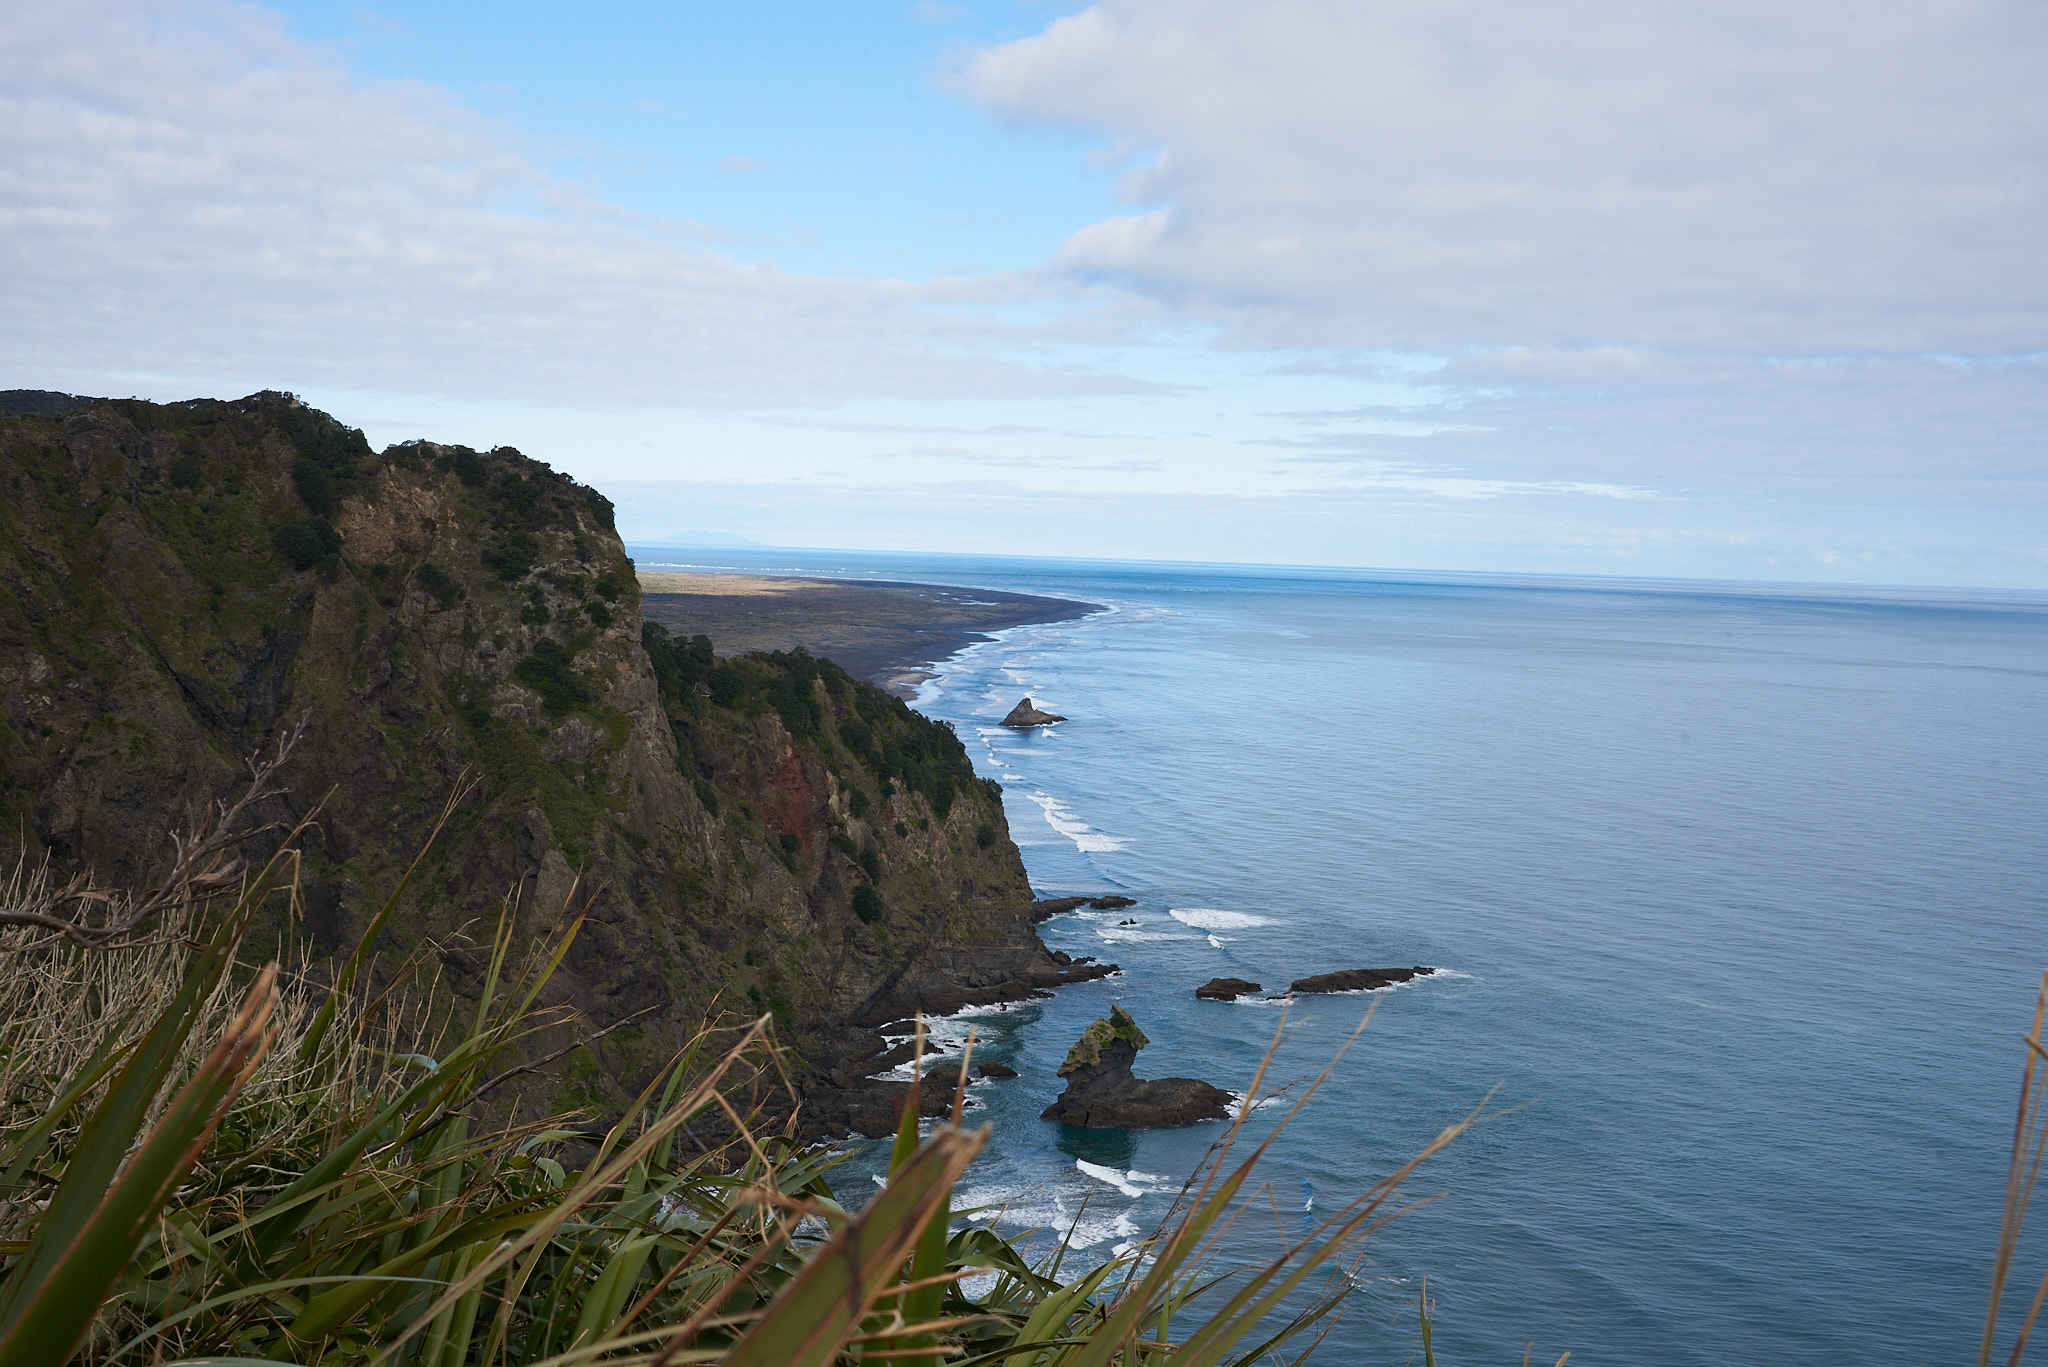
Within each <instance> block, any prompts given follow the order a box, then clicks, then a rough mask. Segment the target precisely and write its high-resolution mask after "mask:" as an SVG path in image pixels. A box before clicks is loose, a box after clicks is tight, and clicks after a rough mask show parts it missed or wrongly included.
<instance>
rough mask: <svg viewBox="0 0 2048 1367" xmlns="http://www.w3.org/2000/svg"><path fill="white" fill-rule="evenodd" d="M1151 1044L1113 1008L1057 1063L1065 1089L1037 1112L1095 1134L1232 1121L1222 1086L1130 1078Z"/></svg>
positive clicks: (1185, 1080) (1126, 1015)
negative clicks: (1043, 1108) (1084, 1128)
mask: <svg viewBox="0 0 2048 1367" xmlns="http://www.w3.org/2000/svg"><path fill="white" fill-rule="evenodd" d="M1150 1042H1151V1041H1149V1040H1147V1039H1146V1038H1145V1032H1144V1031H1142V1030H1140V1029H1139V1028H1138V1023H1137V1022H1136V1021H1135V1020H1132V1019H1131V1016H1130V1013H1129V1012H1127V1011H1125V1010H1124V1009H1123V1008H1122V1007H1121V1006H1112V1007H1111V1008H1110V1009H1109V1016H1108V1017H1107V1018H1106V1019H1103V1020H1098V1021H1096V1022H1095V1023H1094V1024H1093V1025H1090V1026H1089V1027H1088V1028H1087V1029H1086V1030H1084V1031H1082V1032H1081V1038H1080V1039H1078V1040H1076V1041H1075V1042H1074V1047H1073V1048H1072V1049H1070V1050H1068V1051H1067V1060H1066V1062H1065V1063H1062V1064H1061V1065H1060V1076H1061V1077H1063V1078H1065V1079H1066V1080H1067V1089H1066V1091H1064V1092H1062V1093H1060V1098H1059V1100H1057V1101H1055V1102H1053V1104H1052V1105H1050V1106H1048V1107H1046V1108H1045V1110H1044V1111H1043V1112H1041V1114H1042V1115H1043V1116H1044V1118H1046V1119H1047V1120H1057V1121H1060V1122H1062V1123H1064V1124H1068V1125H1080V1126H1084V1127H1086V1128H1088V1129H1097V1130H1153V1129H1162V1128H1165V1127H1166V1126H1170V1125H1192V1124H1194V1123H1195V1122H1196V1121H1198V1120H1228V1119H1229V1118H1230V1093H1228V1092H1226V1091H1224V1090H1223V1089H1222V1088H1220V1087H1212V1086H1210V1085H1209V1084H1208V1083H1206V1082H1202V1081H1198V1080H1197V1079H1195V1078H1191V1077H1163V1078H1157V1079H1153V1080H1150V1081H1148V1080H1146V1079H1144V1078H1141V1077H1134V1076H1132V1074H1131V1064H1132V1063H1134V1062H1135V1061H1136V1060H1137V1057H1138V1051H1139V1050H1140V1049H1143V1048H1144V1047H1145V1046H1146V1045H1147V1044H1149V1043H1150Z"/></svg>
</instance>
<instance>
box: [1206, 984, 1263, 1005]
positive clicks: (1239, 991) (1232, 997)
mask: <svg viewBox="0 0 2048 1367" xmlns="http://www.w3.org/2000/svg"><path fill="white" fill-rule="evenodd" d="M1260 990H1261V989H1260V987H1259V985H1258V984H1257V983H1255V982H1251V981H1249V980H1247V979H1244V978H1211V979H1209V981H1207V982H1205V983H1203V984H1202V985H1201V986H1200V987H1198V988H1196V989H1195V995H1196V996H1197V997H1200V998H1201V999H1202V1000H1203V1001H1210V1002H1234V1001H1236V1000H1237V999H1238V998H1239V997H1249V996H1250V995H1251V994H1252V993H1254V992H1257V991H1260Z"/></svg>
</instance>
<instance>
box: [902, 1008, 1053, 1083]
mask: <svg viewBox="0 0 2048 1367" xmlns="http://www.w3.org/2000/svg"><path fill="white" fill-rule="evenodd" d="M1028 1005H1030V1003H1028V1002H994V1003H991V1004H990V1005H987V1006H963V1007H961V1008H960V1009H959V1010H958V1011H955V1012H953V1013H952V1014H951V1015H946V1016H926V1017H925V1018H924V1071H925V1072H927V1073H929V1072H930V1071H931V1070H932V1069H933V1068H934V1067H935V1066H937V1065H938V1064H941V1063H945V1062H949V1061H952V1060H956V1059H958V1058H959V1057H960V1054H961V1051H962V1050H964V1049H965V1048H966V1047H967V1035H968V1032H969V1031H971V1030H973V1028H974V1022H975V1020H976V1019H978V1018H980V1017H983V1016H1000V1015H1003V1014H1004V1013H1006V1012H1009V1011H1014V1010H1016V1009H1017V1008H1018V1007H1020V1006H1028ZM882 1038H883V1039H885V1040H887V1041H888V1042H889V1043H890V1045H891V1046H894V1045H898V1044H901V1043H903V1042H904V1041H905V1040H909V1039H915V1038H916V1034H915V1033H914V1032H909V1033H902V1034H885V1035H883V1036H882ZM915 1063H916V1060H914V1059H913V1060H910V1061H907V1062H904V1063H899V1064H897V1065H896V1066H895V1067H894V1068H890V1069H886V1070H885V1071H883V1072H879V1073H875V1074H872V1077H873V1078H874V1080H875V1081H877V1082H908V1081H910V1076H911V1073H912V1071H913V1068H914V1065H915ZM987 1081H988V1079H987V1078H980V1079H977V1080H975V1081H972V1082H970V1083H968V1086H970V1087H980V1086H983V1085H985V1084H986V1083H987Z"/></svg>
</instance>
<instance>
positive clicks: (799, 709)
mask: <svg viewBox="0 0 2048 1367" xmlns="http://www.w3.org/2000/svg"><path fill="white" fill-rule="evenodd" d="M0 410H11V415H10V416H0V488H4V490H5V497H4V499H0V817H4V829H0V842H18V843H21V844H24V845H25V846H26V847H27V850H28V853H29V855H30V857H31V858H36V857H39V856H40V855H42V854H44V853H47V854H48V855H49V856H50V857H51V858H52V860H53V861H54V862H55V863H56V864H57V865H59V866H60V867H62V868H90V869H92V870H94V871H95V872H96V873H97V875H98V876H100V877H101V878H103V879H107V880H133V879H136V878H138V877H142V876H146V875H147V873H148V872H149V871H150V870H151V869H152V868H153V867H155V866H156V865H157V864H158V863H159V862H160V861H161V859H162V857H163V855H164V850H165V846H164V843H163V840H164V832H165V831H166V830H167V829H169V828H170V827H172V826H174V825H176V824H178V823H179V822H180V821H181V820H182V819H183V817H184V815H185V814H186V813H187V812H188V811H189V810H191V808H192V807H193V806H194V805H195V804H197V803H200V802H204V801H208V800H211V799H213V798H216V797H219V796H222V795H225V794H228V793H230V792H232V791H235V790H236V789H237V788H238V786H239V782H240V777H241V775H240V760H241V758H242V757H243V756H244V755H246V754H248V753H249V752H251V751H252V750H254V749H256V748H257V747H258V746H259V745H262V744H263V743H265V742H266V740H268V739H269V738H271V737H273V736H275V735H276V734H277V733H279V732H280V731H281V730H282V729H283V728H284V727H286V726H287V725H289V724H291V723H293V722H296V721H297V720H298V719H299V718H301V717H302V716H303V717H305V718H307V736H306V739H305V741H304V742H303V743H302V745H301V748H300V750H299V751H298V752H297V754H296V755H295V757H294V760H293V763H292V767H291V770H290V771H289V778H290V781H291V784H292V789H293V791H292V793H291V794H290V795H289V796H288V797H287V798H286V799H284V800H283V805H284V806H285V807H288V808H289V809H290V810H289V811H283V812H280V813H278V815H283V816H289V815H296V814H297V813H298V812H300V811H303V810H305V809H306V807H307V806H308V805H310V804H311V803H313V802H316V801H321V800H323V799H324V806H323V808H322V813H321V819H320V826H319V839H318V841H317V842H316V843H315V845H314V847H313V848H312V849H310V850H308V851H307V859H306V867H305V873H304V887H305V889H306V896H305V898H304V923H303V925H302V926H301V927H297V928H295V929H296V930H297V931H298V932H299V933H303V934H304V935H306V936H309V937H310V938H311V939H312V940H313V941H314V942H315V944H316V945H318V946H320V947H323V948H327V949H331V948H333V947H336V946H340V945H343V944H346V943H349V942H351V941H352V939H353V936H354V934H355V932H356V931H357V929H358V928H359V927H360V925H361V924H362V921H363V918H364V917H365V916H367V915H368V913H369V912H370V911H371V910H373V909H374V906H375V903H376V901H377V900H378V899H379V898H380V897H381V896H382V895H383V894H384V892H385V891H386V890H388V889H389V888H390V887H391V886H392V885H393V884H394V883H395V882H396V880H397V878H398V876H399V874H400V873H401V872H402V870H403V869H404V867H405V866H406V864H407V863H408V862H409V861H410V860H411V858H412V856H413V854H414V853H415V852H416V850H417V849H418V848H419V847H420V845H421V843H422V842H423V841H424V839H425V838H426V835H427V832H428V830H429V828H430V826H431V824H432V821H433V817H434V815H435V813H436V812H437V811H438V810H439V808H440V806H441V804H442V801H443V800H444V798H445V797H446V795H447V794H448V793H449V792H450V791H451V790H452V789H453V788H454V787H455V786H456V784H457V783H458V781H459V779H460V777H461V776H462V775H463V774H465V773H468V774H470V775H472V776H473V777H474V778H476V779H477V780H478V783H479V789H478V792H477V793H476V795H475V796H473V797H472V798H471V799H470V800H469V801H468V802H467V803H466V804H465V805H464V806H463V808H462V809H461V811H460V813H459V814H458V816H457V818H456V821H455V822H454V825H453V827H452V828H451V831H450V832H449V834H447V835H446V836H444V837H443V839H442V841H441V843H440V844H439V845H437V847H436V849H435V851H434V853H433V855H432V857H431V859H430V863H429V867H428V868H427V869H426V870H425V874H426V876H425V877H424V878H422V879H419V880H416V881H415V883H414V886H413V892H412V894H411V895H410V899H409V902H408V904H407V905H406V906H405V907H404V909H403V915H402V917H401V918H400V919H399V921H398V922H397V923H396V924H394V926H393V928H392V929H391V931H390V932H389V939H390V944H389V946H388V948H389V950H390V951H392V953H391V954H390V955H387V956H386V957H387V958H388V959H395V958H397V957H399V956H401V955H402V954H404V953H405V952H407V951H410V950H413V949H416V948H418V949H424V950H428V951H430V952H431V953H433V954H435V955H437V956H438V958H439V962H440V966H441V969H442V976H443V981H444V983H445V984H446V989H447V992H448V994H449V997H450V1000H451V1002H452V1001H459V1000H460V999H462V998H464V997H466V996H468V995H469V994H471V993H473V992H474V990H475V987H476V983H477V974H478V970H479V967H480V965H481V962H482V954H481V951H480V949H479V947H478V941H479V939H482V938H485V937H487V934H488V932H487V929H479V927H488V926H489V925H491V924H493V923H494V922H495V919H496V916H497V909H498V906H499V905H500V903H501V902H502V900H503V899H505V898H506V897H508V896H516V897H517V899H518V904H519V917H520V926H521V930H522V932H523V933H524V934H525V935H527V936H529V937H530V936H535V935H538V934H540V933H542V932H543V931H544V930H545V929H546V928H548V927H550V926H553V925H555V924H557V923H558V921H559V919H560V918H561V917H562V916H563V914H564V911H565V908H567V907H570V906H574V907H577V908H581V907H583V906H584V905H585V904H586V903H587V905H588V917H587V920H586V923H585V927H584V930H583V932H582V934H581V936H580V938H579V940H578V941H577V944H576V946H575V948H574V950H573V952H572V954H571V956H570V958H569V959H568V961H567V962H566V964H565V971H564V973H563V974H562V976H561V978H560V980H559V982H560V985H561V990H562V991H563V992H564V993H565V994H566V996H567V997H568V999H569V1000H571V1001H572V1002H573V1004H574V1005H576V1006H577V1007H579V1008H580V1009H581V1010H582V1012H583V1013H584V1015H585V1016H586V1017H587V1018H588V1020H589V1021H590V1022H591V1023H592V1024H593V1025H595V1026H598V1027H603V1026H609V1025H614V1024H617V1023H618V1022H621V1021H625V1020H627V1019H628V1018H634V1019H632V1020H631V1023H630V1024H628V1025H626V1026H624V1027H623V1028H620V1029H617V1030H615V1031H613V1032H612V1033H610V1034H608V1035H606V1036H605V1037H604V1038H603V1040H602V1041H601V1042H600V1043H599V1044H598V1045H597V1046H596V1047H595V1049H594V1050H586V1051H583V1052H581V1053H579V1054H576V1055H574V1056H573V1057H572V1059H571V1060H570V1062H568V1063H567V1064H564V1065H562V1067H561V1068H559V1069H558V1070H557V1071H556V1073H555V1074H554V1077H553V1081H554V1084H555V1087H556V1089H557V1090H556V1093H555V1096H556V1099H558V1100H561V1101H563V1102H565V1103H592V1104H599V1105H601V1104H603V1103H605V1102H606V1101H607V1100H610V1099H614V1098H616V1097H617V1095H618V1094H619V1090H620V1089H621V1088H626V1089H631V1088H634V1087H636V1086H637V1085H638V1082H639V1080H640V1079H641V1078H642V1077H644V1076H645V1075H646V1074H647V1072H648V1071H649V1070H650V1069H651V1068H652V1067H653V1066H654V1065H656V1064H657V1063H659V1062H660V1061H662V1060H664V1059H666V1058H667V1057H668V1055H669V1054H670V1052H671V1051H672V1050H673V1049H674V1048H675V1047H676V1045H677V1043H678V1042H679V1041H680V1040H682V1039H684V1038H686V1037H687V1036H688V1035H689V1033H690V1032H692V1031H693V1030H694V1029H695V1028H696V1027H697V1026H698V1025H699V1024H700V1023H701V1022H702V1021H703V1020H704V1019H705V1018H706V1016H707V1014H709V1013H711V1012H712V1011H714V1010H715V1009H720V1008H733V1009H738V1010H743V1011H747V1012H752V1011H753V1010H754V1009H755V1008H757V1007H759V1008H766V1009H773V1010H774V1011H776V1013H777V1015H778V1018H779V1019H780V1020H781V1021H782V1022H783V1023H784V1025H785V1027H786V1028H787V1029H788V1030H790V1031H793V1032H794V1034H795V1037H796V1039H797V1042H798V1044H799V1046H800V1048H802V1049H803V1050H804V1052H805V1055H806V1057H807V1058H808V1060H809V1062H810V1064H811V1071H810V1073H809V1074H808V1076H809V1077H810V1080H811V1083H812V1085H813V1090H814V1091H815V1092H816V1093H817V1094H818V1095H819V1096H821V1097H822V1096H823V1095H824V1093H825V1091H826V1090H827V1087H826V1080H827V1079H829V1078H832V1077H834V1076H836V1077H838V1079H839V1080H840V1081H850V1080H851V1078H852V1077H853V1076H854V1075H856V1074H857V1073H858V1072H859V1071H860V1070H859V1069H854V1070H852V1072H851V1073H849V1072H848V1071H847V1062H848V1059H849V1058H851V1057H853V1056H857V1055H859V1054H860V1053H862V1052H864V1051H867V1050H870V1049H872V1048H873V1047H874V1046H875V1044H876V1043H877V1041H876V1039H875V1037H873V1036H871V1035H869V1034H867V1033H866V1032H864V1031H859V1030H849V1029H846V1028H844V1027H848V1026H856V1025H869V1024H875V1023H879V1022H882V1021H885V1020H888V1019H892V1018H895V1017H898V1016H901V1015H904V1014H906V1013H908V1012H910V1011H912V1010H917V1009H924V1010H928V1011H929V1010H948V1009H952V1008H954V1007H957V1006H959V1005H961V1004H963V1003H965V1002H969V1001H989V1000H1000V999H1004V998H1009V997H1016V996H1020V995H1024V994H1027V993H1028V992H1030V991H1032V990H1033V989H1034V988H1040V987H1044V986H1049V985H1051V984H1053V983H1056V982H1059V981H1063V980H1066V979H1068V978H1070V977H1073V976H1088V975H1089V974H1090V972H1091V970H1090V969H1088V968H1085V967H1084V968H1082V969H1079V970H1076V969H1071V968H1068V967H1065V966H1063V965H1061V964H1059V963H1057V962H1055V961H1054V960H1053V959H1052V957H1051V956H1050V955H1048V954H1047V953H1046V951H1045V948H1044V946H1043V945H1042V944H1041V943H1040V942H1039V941H1038V939H1037V937H1036V935H1035V934H1034V933H1033V932H1032V930H1031V910H1030V905H1029V898H1030V893H1029V889H1028V887H1027V885H1026V882H1025V877H1024V870H1023V865H1022V862H1021V860H1020V859H1019V857H1018V854H1017V851H1016V847H1015V846H1014V845H1013V844H1012V843H1011V842H1010V840H1009V837H1008V829H1007V826H1006V824H1005V822H1004V818H1003V812H1002V804H1001V802H1000V801H999V800H998V797H997V792H996V790H995V789H994V787H993V785H990V784H985V783H984V782H983V781H981V780H978V779H976V778H975V777H974V775H973V773H972V770H971V768H970V766H969V765H968V762H967V760H966V756H965V754H964V752H963V751H962V749H961V747H960V744H959V742H958V740H957V739H956V738H955V737H954V736H953V735H952V733H951V732H950V731H949V730H948V729H947V728H945V727H944V726H942V725H940V724H938V723H934V722H931V721H929V720H927V719H925V718H923V717H920V716H918V715H917V714H915V713H913V712H911V711H910V710H909V709H908V708H906V707H904V706H903V704H901V703H900V702H897V701H895V700H894V699H891V698H889V697H887V696H886V695H884V694H883V693H881V692H880V691H879V690H877V689H875V688H874V687H873V686H872V685H869V684H866V683H861V682H857V681H855V680H852V679H850V678H848V677H847V676H846V675H845V673H844V672H843V671H841V670H839V669H838V668H837V667H836V666H834V665H831V664H829V663H828V662H824V661H818V660H813V659H811V658H809V657H808V656H805V655H802V654H801V653H798V654H789V655H783V654H776V655H765V656H749V657H742V658H740V659H737V660H729V661H726V660H719V659H716V658H715V657H713V656H712V654H711V651H710V648H709V645H708V643H707V642H704V641H703V640H702V638H698V639H697V640H696V641H680V640H671V639H669V638H668V637H667V635H666V633H665V632H663V631H662V630H661V629H660V628H659V627H658V626H654V625H652V624H650V625H649V626H648V627H647V628H646V630H645V635H644V640H643V628H642V624H641V622H640V617H639V611H638V608H639V594H638V590H637V587H636V585H635V581H634V577H633V568H632V564H631V562H630V561H629V560H627V558H626V556H625V554H624V551H623V549H622V547H621V546H620V544H619V540H618V537H617V535H616V534H615V532H614V531H613V529H612V518H611V507H610V505H609V503H607V502H606V500H605V499H604V498H603V497H602V496H601V495H599V494H597V493H596V492H595V491H593V490H590V489H586V488H583V487H582V486H579V485H577V484H575V483H574V482H573V481H571V480H569V479H568V478H567V477H565V476H562V475H559V474H556V473H555V472H554V471H552V470H550V469H548V468H547V467H546V466H545V465H542V464H540V463H538V462H535V461H532V460H529V459H527V458H525V457H524V456H522V455H520V454H519V453H518V452H517V451H514V450H511V449H510V448H504V449H500V450H496V451H490V452H476V451H472V450H469V449H467V448H464V447H455V446H437V445H432V444H428V443H413V444H408V445H402V446H396V447H392V448H389V449H387V450H386V451H384V452H383V453H382V454H378V453H374V452H372V451H371V450H370V448H369V446H368V444H367V443H366V442H365V441H364V440H363V438H362V435H361V434H360V433H358V432H355V431H354V430H352V429H349V428H346V427H344V426H342V425H341V424H339V423H337V422H335V421H334V420H333V419H331V418H328V417H327V416H326V415H324V414H321V413H318V412H315V411H313V410H311V409H308V408H306V407H305V406H303V405H302V404H300V403H299V402H298V401H297V400H295V399H293V398H292V397H290V396H289V395H282V394H268V393H266V394H258V395H254V396H251V397H250V398H248V399H244V400H240V401H237V402H215V401H209V400H200V401H194V402H191V403H186V404H175V405H152V404H145V403H140V402H135V401H106V400H76V401H74V400H67V399H64V398H63V397H62V396H49V395H43V396H35V397H23V396H19V395H10V396H0ZM276 929H277V930H280V931H281V930H283V929H284V928H283V927H278V928H276ZM1094 971H1099V970H1094ZM636 1013H644V1014H637V1015H636ZM823 1109H828V1110H829V1109H831V1108H830V1107H824V1108H823ZM842 1110H843V1108H842Z"/></svg>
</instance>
